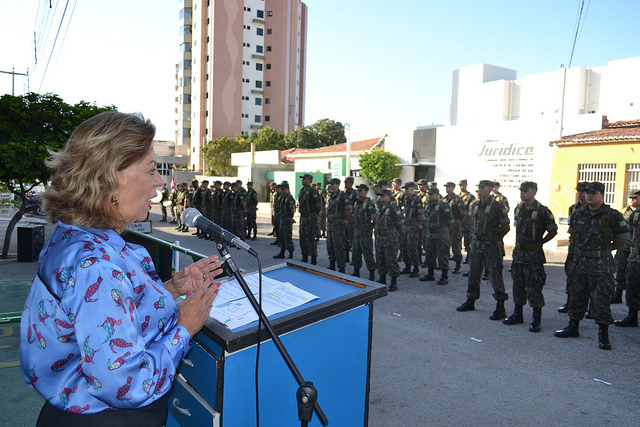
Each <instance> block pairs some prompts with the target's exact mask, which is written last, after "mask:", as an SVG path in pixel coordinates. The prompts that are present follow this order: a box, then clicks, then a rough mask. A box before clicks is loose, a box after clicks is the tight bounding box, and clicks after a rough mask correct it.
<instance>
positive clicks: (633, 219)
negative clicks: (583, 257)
mask: <svg viewBox="0 0 640 427" xmlns="http://www.w3.org/2000/svg"><path fill="white" fill-rule="evenodd" d="M631 197H632V198H634V197H635V198H636V200H637V199H638V197H640V190H636V191H634V192H633V193H631ZM629 226H630V227H631V245H630V247H629V259H628V260H627V271H626V275H625V277H626V280H627V283H626V290H627V292H626V300H627V306H628V307H629V314H627V317H625V318H624V319H622V320H616V321H615V322H614V324H615V325H616V326H618V327H620V328H627V327H633V328H637V327H638V309H640V207H636V209H635V210H634V211H633V212H632V213H631V215H630V216H629ZM619 250H620V249H618V251H619Z"/></svg>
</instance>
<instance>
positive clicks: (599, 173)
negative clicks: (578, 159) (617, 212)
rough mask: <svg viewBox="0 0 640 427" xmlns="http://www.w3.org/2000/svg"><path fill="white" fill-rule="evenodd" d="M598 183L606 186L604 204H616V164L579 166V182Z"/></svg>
mask: <svg viewBox="0 0 640 427" xmlns="http://www.w3.org/2000/svg"><path fill="white" fill-rule="evenodd" d="M580 181H587V182H591V181H598V182H601V183H603V184H604V202H605V203H606V204H608V205H613V203H614V191H615V188H616V164H615V163H589V164H582V165H578V182H580Z"/></svg>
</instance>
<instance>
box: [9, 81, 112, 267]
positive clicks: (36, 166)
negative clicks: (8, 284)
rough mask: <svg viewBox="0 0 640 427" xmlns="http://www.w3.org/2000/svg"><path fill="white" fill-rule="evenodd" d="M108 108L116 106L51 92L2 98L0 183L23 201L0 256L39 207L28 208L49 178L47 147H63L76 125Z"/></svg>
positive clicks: (55, 148) (56, 148) (12, 219)
mask: <svg viewBox="0 0 640 427" xmlns="http://www.w3.org/2000/svg"><path fill="white" fill-rule="evenodd" d="M109 109H115V107H113V106H109V107H97V106H96V105H95V104H90V103H88V102H86V101H82V102H79V103H78V104H75V105H70V104H67V103H66V102H64V101H63V100H62V99H61V98H60V97H59V96H57V95H54V94H51V93H47V94H44V95H41V94H37V93H27V94H26V95H20V96H13V95H3V96H2V97H0V186H4V187H6V188H7V189H8V190H9V191H10V192H11V193H13V195H14V198H16V199H17V200H18V201H19V202H20V208H19V209H18V211H17V212H16V214H15V215H14V216H13V217H12V218H11V220H10V221H9V224H8V225H7V231H6V233H5V236H4V244H3V247H2V254H1V255H0V258H3V259H4V258H7V253H8V251H9V244H10V243H11V234H12V233H13V229H14V228H15V226H16V224H17V223H18V221H20V219H22V217H23V216H24V214H25V213H27V212H31V211H35V210H36V209H37V206H32V207H30V208H27V195H28V193H29V192H31V190H33V188H34V187H36V186H37V185H39V184H45V183H46V182H47V181H48V179H49V176H50V170H49V168H47V167H46V166H45V164H44V161H45V159H46V158H47V157H48V155H49V154H48V151H47V150H48V149H51V150H54V151H57V150H60V149H61V148H62V147H63V146H64V144H65V143H66V141H67V140H68V139H69V136H70V135H71V133H72V132H73V130H74V129H75V128H76V126H78V125H79V124H80V123H81V122H82V121H84V120H86V119H87V118H89V117H91V116H94V115H96V114H98V113H100V112H102V111H105V110H109Z"/></svg>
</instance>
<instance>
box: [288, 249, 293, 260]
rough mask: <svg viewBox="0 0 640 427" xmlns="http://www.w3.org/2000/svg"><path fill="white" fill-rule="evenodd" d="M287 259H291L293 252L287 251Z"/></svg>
mask: <svg viewBox="0 0 640 427" xmlns="http://www.w3.org/2000/svg"><path fill="white" fill-rule="evenodd" d="M287 259H293V251H289V256H288V257H287Z"/></svg>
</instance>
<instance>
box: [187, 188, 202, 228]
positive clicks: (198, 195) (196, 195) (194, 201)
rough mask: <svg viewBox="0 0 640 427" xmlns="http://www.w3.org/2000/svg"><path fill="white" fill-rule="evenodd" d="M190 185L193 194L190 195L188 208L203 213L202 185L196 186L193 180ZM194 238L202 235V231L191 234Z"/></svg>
mask: <svg viewBox="0 0 640 427" xmlns="http://www.w3.org/2000/svg"><path fill="white" fill-rule="evenodd" d="M191 185H192V186H193V192H192V193H191V200H190V203H189V206H190V207H192V208H195V209H197V210H198V212H200V214H202V213H203V209H202V206H203V203H204V190H203V189H202V185H200V184H198V181H196V180H194V181H193V182H192V183H191ZM192 234H193V235H194V236H200V235H201V234H202V231H200V229H199V228H197V229H196V232H195V233H192Z"/></svg>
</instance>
